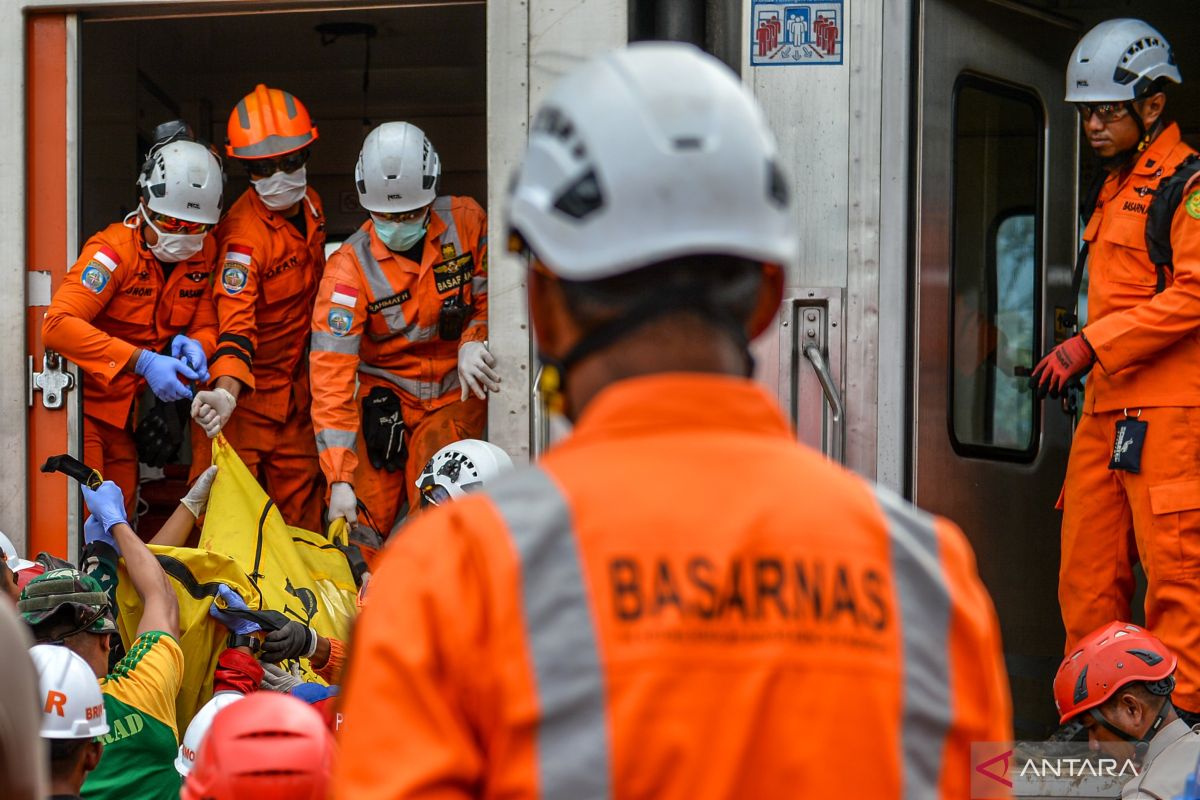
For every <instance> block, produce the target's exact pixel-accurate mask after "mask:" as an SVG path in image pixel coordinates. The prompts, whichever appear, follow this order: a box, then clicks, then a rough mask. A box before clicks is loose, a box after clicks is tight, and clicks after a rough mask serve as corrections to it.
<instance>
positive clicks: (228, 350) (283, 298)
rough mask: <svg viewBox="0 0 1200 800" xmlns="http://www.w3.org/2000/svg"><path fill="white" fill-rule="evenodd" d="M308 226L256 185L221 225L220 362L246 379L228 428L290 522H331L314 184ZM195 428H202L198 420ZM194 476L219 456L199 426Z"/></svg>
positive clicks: (321, 256) (321, 238)
mask: <svg viewBox="0 0 1200 800" xmlns="http://www.w3.org/2000/svg"><path fill="white" fill-rule="evenodd" d="M300 213H301V214H303V216H304V228H305V232H304V233H303V234H301V232H300V230H299V228H298V227H297V226H296V225H295V224H293V223H292V222H289V221H287V220H286V219H285V218H284V217H282V216H280V215H279V212H277V211H272V210H270V209H269V208H267V207H266V206H265V205H263V202H262V200H261V199H259V196H258V193H257V192H255V191H254V188H253V187H251V188H250V189H247V190H246V191H245V192H244V193H243V194H242V196H241V197H240V198H238V200H237V202H236V203H234V204H233V207H232V208H230V209H229V213H228V214H226V215H225V218H224V219H223V220H221V225H220V227H219V228H217V239H218V241H219V242H220V253H221V259H220V262H219V263H220V264H221V274H220V276H219V277H220V278H221V279H220V280H219V281H217V285H216V288H215V289H214V292H213V294H214V297H215V299H216V304H217V316H218V318H219V320H220V336H219V337H218V338H217V351H216V353H215V354H214V356H213V361H212V365H211V368H210V372H211V373H212V377H213V380H214V381H216V379H217V378H219V377H221V376H230V377H233V378H237V379H238V380H239V381H241V382H242V384H243V385H244V386H245V390H243V391H242V393H241V395H240V396H239V397H238V404H237V409H236V410H234V412H233V416H232V417H230V419H229V422H228V423H227V424H226V425H225V427H224V429H223V430H222V432H223V433H224V434H225V438H227V439H228V440H229V442H230V443H231V444H232V445H233V446H234V449H236V450H237V451H238V455H239V456H241V458H242V461H243V462H245V464H246V466H247V467H249V468H250V471H251V472H252V473H254V474H255V476H256V477H257V478H258V480H259V482H260V483H262V484H263V487H264V488H265V489H266V491H267V494H268V495H269V496H270V497H271V499H272V500H274V501H275V504H276V505H277V506H278V507H279V512H280V513H281V514H282V515H283V518H284V519H285V520H286V521H287V522H288V524H290V525H296V526H298V527H301V528H305V529H306V530H310V531H319V530H322V525H321V502H322V500H323V499H324V490H325V487H324V484H323V482H322V480H321V470H320V467H319V465H318V463H317V447H316V443H315V442H314V441H313V431H312V417H311V395H310V390H309V380H308V359H307V358H306V357H305V350H306V348H307V346H308V332H309V325H310V320H311V319H312V308H313V298H314V297H315V296H316V292H317V282H318V281H320V279H321V273H322V272H323V271H324V269H325V216H324V214H323V213H322V207H321V199H320V198H319V197H318V196H317V193H316V192H315V191H313V190H312V189H311V188H310V189H309V190H308V193H307V195H306V198H305V200H304V201H303V202H301V203H300ZM195 430H198V428H197V429H195ZM194 440H195V442H196V446H195V447H194V448H193V449H194V450H195V451H196V452H195V454H194V461H193V465H192V472H193V478H194V477H195V476H197V475H199V473H200V472H202V471H203V470H204V469H205V468H206V467H207V466H208V464H209V461H210V459H211V448H210V446H209V442H208V439H207V437H205V436H204V434H203V432H199V433H198V434H194Z"/></svg>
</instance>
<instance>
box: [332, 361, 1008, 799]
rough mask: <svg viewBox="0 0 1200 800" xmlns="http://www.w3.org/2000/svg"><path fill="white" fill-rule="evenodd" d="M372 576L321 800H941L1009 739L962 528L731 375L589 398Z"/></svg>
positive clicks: (411, 536)
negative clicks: (552, 439)
mask: <svg viewBox="0 0 1200 800" xmlns="http://www.w3.org/2000/svg"><path fill="white" fill-rule="evenodd" d="M382 561H383V563H382V565H381V566H380V568H379V570H378V571H377V572H376V574H375V577H374V578H373V579H372V582H371V590H370V592H371V602H370V604H369V605H368V606H367V608H366V609H365V610H364V612H363V614H362V618H361V620H360V624H359V627H358V629H357V631H356V633H355V643H354V647H355V649H354V654H353V658H351V659H350V663H349V678H348V681H347V698H346V706H345V713H344V719H345V722H344V725H343V730H342V736H343V737H344V738H343V739H342V748H341V758H340V762H339V766H338V774H337V778H336V781H335V785H336V787H337V788H336V792H337V794H336V795H335V796H336V797H337V798H355V799H356V800H374V798H410V797H433V796H437V797H443V798H468V797H530V798H532V797H541V798H555V799H557V798H562V799H563V800H568V799H569V800H590V799H592V798H595V799H597V800H598V799H600V798H658V799H661V800H674V799H675V798H680V799H682V798H689V800H708V799H709V798H712V799H714V800H715V799H716V798H740V797H747V798H748V797H848V798H849V797H854V798H872V800H878V799H880V798H914V800H916V799H920V800H926V799H927V798H935V797H955V798H966V797H967V796H969V794H970V792H969V789H968V787H969V782H970V776H971V774H972V765H971V743H972V742H984V741H1006V740H1008V739H1010V738H1011V735H1012V733H1011V716H1010V713H1011V712H1010V707H1009V694H1008V684H1007V679H1006V676H1005V673H1004V664H1003V659H1002V656H1001V650H1000V640H999V632H998V626H997V622H996V618H995V614H994V612H993V609H992V606H991V602H990V600H989V598H988V596H987V594H986V592H985V590H984V588H983V586H982V584H981V582H980V580H979V578H978V576H977V574H976V571H975V564H974V558H973V555H972V553H971V550H970V548H969V546H968V544H967V542H966V540H965V538H964V537H963V535H962V534H961V532H959V531H958V530H957V529H956V528H955V527H954V526H953V525H951V524H950V523H948V522H946V521H945V520H941V519H937V518H934V517H931V516H929V515H927V514H925V513H923V512H920V511H918V510H916V509H914V508H913V507H911V506H909V505H908V504H906V503H904V502H903V501H901V500H899V499H898V498H896V497H895V496H894V495H892V494H891V493H890V492H887V491H883V490H873V489H872V488H871V487H870V486H869V485H868V484H867V483H866V482H864V481H863V480H861V479H860V478H858V477H856V476H854V475H852V474H851V473H849V472H847V471H845V470H843V469H841V468H839V467H836V466H833V465H831V464H830V463H829V462H828V461H826V460H825V459H824V458H823V457H822V456H821V455H819V454H818V453H815V452H812V451H810V450H808V449H806V448H804V447H801V446H799V445H797V444H796V443H795V441H794V439H793V438H792V435H791V433H790V431H789V429H788V425H787V423H786V421H785V420H784V418H783V416H782V415H781V414H780V412H779V411H778V409H777V407H776V405H775V403H774V401H773V400H771V399H770V398H769V397H768V396H767V395H766V393H765V392H764V391H763V390H762V389H761V388H760V387H758V386H756V385H755V384H753V383H751V382H749V381H744V380H740V379H735V378H727V377H718V376H706V375H694V374H674V375H662V376H656V377H645V378H636V379H631V380H626V381H622V382H620V383H617V384H615V385H613V386H610V387H609V388H607V389H605V390H604V391H603V392H602V393H601V394H600V395H598V396H597V397H596V398H595V399H594V400H593V401H592V402H591V404H590V405H589V406H588V408H587V409H586V410H585V412H584V414H583V415H582V418H581V419H580V421H579V424H578V426H577V427H576V429H575V431H574V433H573V435H572V437H571V438H570V439H569V440H567V441H566V442H564V443H563V444H561V445H559V446H558V447H557V448H555V449H554V450H552V451H551V452H550V453H549V454H547V455H546V456H545V457H544V458H543V459H542V461H541V462H539V465H538V466H537V467H533V468H529V469H525V470H521V471H518V472H516V473H513V474H512V475H510V476H506V477H505V478H503V479H501V480H499V481H497V482H496V483H495V484H493V485H492V486H490V487H489V488H488V489H487V490H485V492H484V493H483V496H475V497H469V498H466V499H464V500H461V501H456V502H455V503H453V504H450V505H449V506H448V507H446V508H442V509H438V510H436V511H434V512H431V513H428V514H424V515H422V516H421V517H420V518H418V519H417V520H416V521H414V522H413V523H412V524H411V525H410V526H407V527H406V528H405V530H404V533H403V535H402V536H398V537H396V541H394V542H392V543H391V544H390V545H389V547H388V549H387V550H386V551H384V553H383V556H382ZM380 725H384V726H387V727H388V730H389V731H390V732H391V734H390V735H389V736H387V737H380V736H379V729H380V728H379V726H380Z"/></svg>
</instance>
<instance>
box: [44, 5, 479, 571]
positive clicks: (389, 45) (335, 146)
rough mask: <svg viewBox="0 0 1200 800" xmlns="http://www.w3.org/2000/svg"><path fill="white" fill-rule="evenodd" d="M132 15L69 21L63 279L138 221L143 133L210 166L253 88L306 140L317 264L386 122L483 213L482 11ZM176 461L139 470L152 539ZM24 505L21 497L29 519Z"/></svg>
mask: <svg viewBox="0 0 1200 800" xmlns="http://www.w3.org/2000/svg"><path fill="white" fill-rule="evenodd" d="M191 8H194V6H193V7H191ZM130 12H131V9H130V8H129V7H123V8H119V9H115V10H113V12H112V13H113V14H122V15H129V16H120V17H117V16H106V15H105V12H96V14H95V15H94V16H93V15H90V14H89V15H80V16H79V17H77V18H75V19H74V20H73V22H74V23H75V24H74V25H73V26H72V27H73V32H74V36H75V38H74V41H73V42H72V45H73V47H74V52H75V55H76V69H77V73H76V74H75V78H76V81H75V85H76V86H77V87H78V94H77V96H76V97H75V98H74V100H75V102H74V104H72V103H70V102H68V104H67V105H68V108H73V109H74V114H75V118H74V119H73V120H72V124H73V126H74V127H75V129H76V130H77V136H76V139H75V141H76V142H77V148H76V149H75V151H74V152H73V153H71V154H70V157H72V158H75V159H76V160H77V162H76V163H77V165H78V168H77V175H76V180H77V183H78V187H79V191H78V202H77V209H73V210H72V211H73V212H74V213H75V214H76V220H77V225H76V226H75V227H76V229H77V235H76V236H75V237H74V240H73V241H71V242H69V243H68V245H67V247H66V249H67V250H68V251H69V252H68V253H67V258H68V261H67V263H68V264H69V263H70V262H71V261H73V260H74V258H75V256H76V254H77V252H78V248H79V247H80V246H81V245H82V243H83V242H84V241H85V240H86V239H87V237H88V236H90V235H91V234H92V233H94V232H96V231H98V230H101V229H102V228H104V227H105V226H107V225H109V224H111V223H113V222H117V221H120V220H121V219H122V218H123V217H124V215H125V214H127V213H128V212H130V211H132V210H133V209H134V208H136V204H137V195H136V191H135V184H134V182H135V180H136V176H137V174H138V170H139V169H140V167H141V164H142V161H143V159H144V158H145V154H146V152H147V150H148V148H149V146H150V144H151V143H152V138H151V137H152V131H153V130H154V128H155V126H157V125H158V124H159V123H162V122H164V121H167V120H171V119H182V120H184V121H185V122H187V123H188V124H189V125H190V126H191V127H192V129H193V130H194V131H195V133H196V135H197V136H198V137H199V138H202V139H205V140H207V141H209V142H211V143H213V144H215V145H216V146H217V147H218V148H219V149H220V150H221V152H222V153H223V152H224V148H223V145H224V141H225V130H226V122H227V120H228V117H229V113H230V111H231V109H232V108H233V106H234V104H235V103H236V102H237V101H238V100H239V99H240V98H241V97H242V96H244V95H245V94H246V93H248V92H250V91H251V90H252V89H253V88H254V86H255V85H256V84H258V83H264V84H267V85H268V86H272V87H279V88H283V89H286V90H288V91H290V92H291V93H292V94H294V95H295V96H296V97H297V98H299V99H300V100H301V101H302V102H303V103H304V104H305V105H306V106H307V108H308V110H309V112H310V113H311V115H312V117H313V119H314V122H315V124H316V125H317V128H318V131H319V141H318V142H317V143H316V144H315V145H314V147H313V151H312V157H311V160H310V161H309V162H308V165H307V175H308V182H309V184H310V185H311V186H312V187H313V188H315V189H316V190H317V192H318V193H319V194H320V195H321V198H322V200H323V202H324V206H325V214H326V220H327V222H326V225H327V235H328V242H329V249H330V250H332V249H333V248H335V247H336V246H337V244H338V243H340V242H341V241H342V240H343V239H345V238H346V237H347V236H349V235H350V234H351V233H352V232H353V231H354V230H355V229H356V228H358V226H359V225H361V224H362V222H363V221H364V220H365V219H366V212H365V211H363V210H362V209H361V208H360V207H359V204H358V198H357V194H356V191H355V187H354V181H353V172H354V164H355V161H356V159H357V157H358V151H359V148H360V146H361V144H362V140H363V138H364V137H365V135H366V133H367V132H368V131H369V130H370V129H371V128H373V127H375V126H376V125H378V124H380V123H382V122H385V121H388V120H407V121H409V122H412V123H414V124H416V125H418V126H419V127H421V128H422V129H423V130H424V131H425V132H426V134H427V135H428V136H429V138H430V140H431V141H432V142H433V143H434V145H435V147H437V149H438V151H439V154H440V156H441V161H442V165H443V174H442V179H441V183H440V186H439V192H440V193H442V194H455V195H467V196H470V197H472V198H474V199H475V200H477V201H478V202H479V203H480V204H481V205H484V206H485V207H486V204H487V200H488V186H487V147H486V141H487V115H486V72H485V62H486V49H485V5H484V3H483V1H482V0H478V2H461V0H456V1H455V2H445V3H438V2H426V3H421V4H412V5H395V6H392V7H387V6H380V5H375V6H371V7H370V8H345V9H340V10H319V11H307V10H304V9H303V8H302V7H301V8H298V9H296V10H295V11H287V10H283V11H270V12H258V11H256V12H254V13H220V14H217V13H214V14H210V15H204V16H183V15H173V16H169V17H149V16H147V17H141V18H135V17H134V16H132V15H130ZM224 166H225V172H226V189H225V203H224V205H225V207H226V208H228V207H229V206H230V205H231V204H232V202H233V201H234V200H236V198H237V197H238V196H239V195H240V194H241V193H242V192H244V191H246V190H247V188H248V186H249V183H248V181H247V176H246V174H245V171H244V169H242V168H241V167H240V166H239V165H238V164H237V163H236V162H232V161H231V160H229V159H225V164H224ZM59 280H61V278H60V279H59ZM53 288H57V283H56V284H55V286H54V287H53ZM83 380H84V381H86V380H88V378H87V377H86V376H83ZM72 394H73V395H74V396H75V398H76V399H77V398H79V397H80V396H81V393H80V392H73V393H72ZM185 438H186V437H185ZM177 462H178V463H173V464H168V465H167V467H165V468H164V469H163V470H162V471H156V470H151V469H149V468H147V467H146V466H145V465H142V484H141V495H142V498H143V500H144V501H146V504H148V508H147V505H143V509H144V510H145V511H146V512H147V513H146V514H145V516H143V517H142V520H143V521H142V523H141V524H142V525H145V526H149V527H148V529H149V530H151V531H153V530H154V529H155V527H156V526H157V522H158V521H159V519H161V518H162V516H163V515H166V514H170V513H171V511H172V510H173V508H174V507H175V504H176V503H177V501H178V498H179V496H180V495H181V494H182V492H183V491H185V488H186V476H187V468H188V463H189V462H190V452H189V447H188V444H187V443H186V442H185V444H184V446H183V448H182V449H181V453H180V456H179V458H178V459H177ZM38 502H39V498H37V497H32V498H31V505H32V506H33V507H36V506H37V504H38ZM63 524H64V526H65V524H66V522H65V518H64V521H63ZM63 549H64V550H65V548H63Z"/></svg>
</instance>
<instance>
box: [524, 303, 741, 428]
mask: <svg viewBox="0 0 1200 800" xmlns="http://www.w3.org/2000/svg"><path fill="white" fill-rule="evenodd" d="M679 311H692V312H695V313H698V314H700V315H702V316H703V317H704V318H706V319H708V320H709V321H711V322H712V323H714V324H716V325H717V326H719V327H720V328H721V329H722V330H724V331H727V332H728V333H729V334H730V336H732V337H733V340H734V342H736V344H737V346H738V349H739V350H740V351H741V352H742V355H743V357H744V358H745V373H744V374H745V375H746V377H750V376H751V375H753V374H754V356H753V354H752V353H751V352H750V339H749V337H748V336H747V335H746V327H745V325H744V324H743V323H739V322H738V321H737V320H736V319H734V318H733V317H732V316H731V315H729V314H728V313H726V312H724V311H722V310H720V309H717V308H714V307H713V304H712V303H710V302H708V300H707V299H706V297H705V296H704V294H703V293H701V292H695V291H686V290H683V291H674V292H672V293H671V295H670V296H669V297H658V296H650V297H647V298H646V299H645V300H643V301H642V302H640V303H636V304H635V305H634V306H633V307H632V308H630V309H628V310H627V311H625V313H623V314H620V315H618V316H617V317H615V318H613V319H611V320H608V321H607V322H602V323H600V324H599V325H597V326H596V327H595V328H592V329H591V330H589V331H587V332H586V333H584V334H583V336H581V337H580V338H579V341H577V342H576V343H575V346H574V347H572V348H571V349H570V350H569V351H568V352H567V354H566V355H564V356H563V357H562V358H554V357H553V356H549V355H547V354H546V353H544V352H540V351H539V353H538V359H539V360H540V361H541V362H542V381H541V384H540V388H541V390H542V391H543V392H545V393H546V394H547V395H549V397H550V401H551V405H552V406H554V405H555V404H558V405H559V406H560V408H563V406H562V404H563V400H564V394H563V393H564V391H565V388H566V383H567V373H568V372H569V371H570V370H571V368H572V367H574V366H575V365H576V364H578V363H579V362H580V361H582V360H583V359H585V358H587V357H588V356H590V355H593V354H595V353H597V352H599V351H600V350H603V349H605V348H607V347H609V346H611V345H614V344H616V343H617V342H619V341H621V340H622V339H624V338H626V337H628V336H629V335H630V334H632V333H633V332H634V331H636V330H637V329H639V328H641V327H642V326H644V325H647V324H648V323H650V322H652V321H654V320H656V319H658V318H660V317H663V316H665V315H667V314H669V313H673V312H679Z"/></svg>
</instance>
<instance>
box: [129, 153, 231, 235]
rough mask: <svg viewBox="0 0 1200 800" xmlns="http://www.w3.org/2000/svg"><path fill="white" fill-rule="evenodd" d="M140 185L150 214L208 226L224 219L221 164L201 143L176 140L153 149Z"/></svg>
mask: <svg viewBox="0 0 1200 800" xmlns="http://www.w3.org/2000/svg"><path fill="white" fill-rule="evenodd" d="M137 184H138V186H140V187H141V189H142V200H143V202H145V204H146V206H147V207H148V208H149V209H150V210H151V211H156V212H158V213H159V214H166V215H167V216H169V217H175V218H176V219H182V220H186V221H188V222H202V223H206V224H209V225H215V224H216V223H217V222H218V221H219V220H220V219H221V199H222V192H223V191H224V189H225V175H224V173H222V172H221V162H220V161H218V160H217V157H216V156H215V155H214V154H213V152H212V151H211V150H209V149H208V148H207V147H205V146H204V145H202V144H200V143H199V142H193V141H190V140H187V139H176V140H174V141H167V142H165V143H163V144H157V145H155V146H154V147H152V148H151V149H150V155H149V156H147V158H146V163H145V164H143V165H142V172H141V174H140V175H138V180H137Z"/></svg>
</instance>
